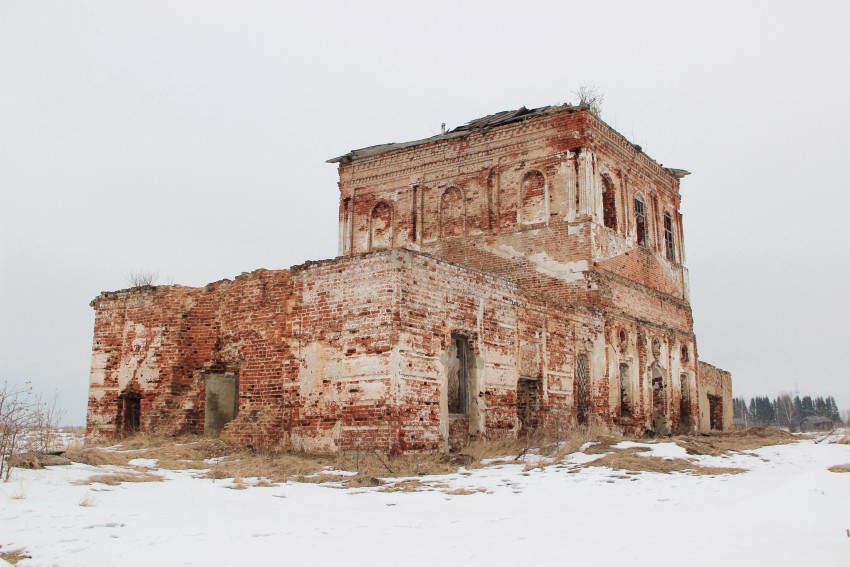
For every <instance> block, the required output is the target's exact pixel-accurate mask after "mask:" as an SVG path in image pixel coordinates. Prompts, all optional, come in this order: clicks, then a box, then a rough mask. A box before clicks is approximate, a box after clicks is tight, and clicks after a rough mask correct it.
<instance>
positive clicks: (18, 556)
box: [0, 545, 32, 565]
mask: <svg viewBox="0 0 850 567" xmlns="http://www.w3.org/2000/svg"><path fill="white" fill-rule="evenodd" d="M2 547H3V546H1V545H0V548H2ZM0 559H3V560H4V561H6V562H7V563H11V564H12V565H17V564H18V562H19V561H23V560H24V559H32V555H30V554H29V553H27V552H26V550H25V549H24V548H23V547H19V548H17V549H10V550H8V551H4V550H3V549H0Z"/></svg>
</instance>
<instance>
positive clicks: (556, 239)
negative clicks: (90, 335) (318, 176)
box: [87, 111, 731, 452]
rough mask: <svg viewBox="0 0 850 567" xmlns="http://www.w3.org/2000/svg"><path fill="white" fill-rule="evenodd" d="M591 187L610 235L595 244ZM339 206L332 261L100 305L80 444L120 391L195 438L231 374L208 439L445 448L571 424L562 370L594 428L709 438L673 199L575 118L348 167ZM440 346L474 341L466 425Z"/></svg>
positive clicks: (648, 168)
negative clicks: (638, 205) (584, 375)
mask: <svg viewBox="0 0 850 567" xmlns="http://www.w3.org/2000/svg"><path fill="white" fill-rule="evenodd" d="M603 178H604V181H603ZM605 183H609V184H610V185H611V186H612V187H613V188H614V200H613V202H614V204H615V208H616V217H617V227H616V228H615V229H614V228H607V227H605V226H604V225H603V208H602V207H603V204H602V188H603V187H604V184H605ZM340 191H341V203H340V213H339V214H340V217H339V218H340V250H341V252H342V253H343V254H345V256H344V257H341V258H337V259H335V260H327V261H321V262H308V263H306V264H304V265H302V266H296V267H294V268H292V269H290V270H281V271H268V270H259V271H256V272H252V273H250V274H243V275H242V276H239V277H237V278H235V280H233V281H230V280H223V281H220V282H216V283H213V284H210V285H208V286H206V287H203V288H186V287H180V286H167V287H155V288H154V287H146V288H136V289H132V290H124V291H119V292H111V293H104V294H102V295H101V296H99V297H98V298H97V299H96V300H95V301H94V302H93V305H94V307H95V309H96V311H97V315H96V321H95V341H94V348H93V358H92V375H91V390H90V398H89V416H88V426H87V428H88V434H89V436H90V437H91V438H103V437H106V438H108V437H112V436H114V435H115V434H116V429H117V425H118V424H117V423H116V419H117V404H118V396H119V395H120V394H121V393H122V392H127V391H131V392H136V393H138V394H139V395H141V416H142V417H141V422H140V428H141V430H142V431H146V432H156V433H163V434H176V433H183V432H187V433H202V432H203V430H204V416H205V399H206V396H205V387H204V383H205V382H204V380H205V376H207V375H209V374H211V373H223V372H228V373H234V374H235V375H237V376H238V414H237V416H236V418H235V419H234V420H233V421H231V422H230V423H229V424H228V425H227V426H226V428H225V430H224V432H223V435H225V436H227V437H229V438H232V439H234V440H237V441H239V442H241V443H243V444H246V445H252V446H255V447H265V446H295V447H298V448H304V449H307V450H313V451H325V450H329V451H332V450H340V449H342V450H349V449H360V448H362V449H380V450H385V451H390V452H394V451H408V450H435V449H436V450H445V449H447V448H448V447H449V446H450V445H456V444H458V443H461V442H463V440H464V439H466V438H468V437H471V436H477V435H484V436H490V437H499V436H515V435H517V434H518V432H519V431H520V429H521V428H522V427H525V428H532V427H537V426H549V425H554V426H558V427H562V426H565V425H573V424H575V422H576V419H577V403H578V385H577V381H576V368H577V364H578V362H577V361H578V358H579V356H583V357H586V358H587V361H588V369H587V371H588V382H589V390H588V398H587V401H588V403H589V416H590V418H589V419H590V421H594V420H595V421H601V422H603V423H607V424H611V425H618V426H621V427H623V428H625V429H628V430H632V431H638V432H642V431H643V430H645V429H654V430H656V431H658V432H660V433H663V432H666V431H668V430H688V429H690V428H692V427H697V426H699V427H703V426H704V421H705V419H706V418H705V415H704V413H705V412H704V411H702V406H703V402H702V397H704V393H705V392H707V391H709V390H711V391H714V390H716V389H717V387H715V386H714V385H713V382H711V383H709V382H700V380H702V373H701V372H700V373H698V372H697V366H696V364H697V349H696V343H695V338H694V336H693V330H692V329H693V322H692V317H691V310H690V305H689V298H688V295H687V286H686V281H687V273H686V270H685V268H684V267H683V266H682V264H681V261H682V256H681V248H680V246H681V242H679V241H678V240H677V242H676V245H677V254H676V257H675V258H674V259H673V260H670V259H668V258H667V257H666V254H665V250H664V243H663V226H662V225H661V224H660V223H661V218H662V215H663V212H664V211H671V212H672V213H673V214H674V218H675V219H676V220H677V222H679V220H680V217H679V216H678V214H677V212H676V211H677V209H678V204H679V195H678V180H677V179H676V178H675V177H673V176H672V175H671V174H670V173H669V172H667V171H666V170H664V169H663V168H661V167H660V166H659V165H658V164H656V163H655V162H653V161H652V160H650V159H649V158H647V157H646V156H645V155H644V154H643V153H642V152H640V151H639V150H638V149H636V148H635V147H634V146H632V145H631V144H629V143H628V142H627V141H625V139H623V138H622V137H621V136H619V135H618V134H616V133H613V131H611V130H610V129H609V128H608V127H607V126H606V125H605V124H604V123H601V122H600V121H599V120H598V119H597V118H595V117H594V116H592V115H591V114H590V113H588V112H586V111H562V112H555V113H552V114H548V115H544V116H542V117H539V118H535V119H534V120H529V121H527V122H522V123H518V124H511V125H507V126H502V127H498V128H494V129H491V130H485V131H476V132H472V133H470V134H468V135H465V136H462V137H454V138H450V139H445V140H438V141H434V142H430V143H427V144H423V145H420V146H416V147H412V148H408V149H403V150H398V151H394V152H390V153H386V154H382V155H378V156H374V157H370V158H365V159H361V160H355V161H353V162H351V163H343V164H342V165H341V166H340ZM636 194H639V195H641V196H642V198H643V199H644V200H645V203H646V214H647V221H646V227H647V241H646V245H645V246H641V245H638V244H637V242H636V236H635V219H634V209H633V206H632V201H633V200H634V197H635V195H636ZM609 205H610V200H609ZM676 229H677V231H676V234H677V238H678V237H679V235H680V229H679V227H678V226H677V227H676ZM388 247H393V248H395V250H393V251H383V252H376V253H371V254H369V253H367V252H368V251H369V250H372V249H376V248H378V249H379V248H388ZM405 247H407V248H411V249H414V250H418V251H420V252H411V251H407V250H403V249H402V248H405ZM452 334H458V335H463V336H465V337H466V338H467V339H468V344H469V380H470V389H469V399H470V403H469V411H468V413H467V414H466V415H465V416H463V417H457V416H455V417H452V416H450V415H449V413H448V406H447V401H446V380H447V378H446V377H447V375H448V364H449V359H448V357H449V351H450V346H451V344H452ZM621 337H624V338H623V339H622V340H621ZM682 347H684V348H685V349H686V350H687V352H688V353H690V354H689V358H688V359H687V360H685V359H684V358H683V357H682V355H681V352H682ZM621 365H627V366H628V368H629V369H630V370H629V372H630V374H629V376H630V380H629V383H628V388H627V389H628V397H629V400H630V405H631V407H630V411H629V412H624V411H623V408H622V407H621V403H620V366H621ZM653 374H656V375H660V376H661V377H662V380H661V382H660V384H662V387H661V388H660V391H655V392H654V391H653V381H652V376H653ZM520 378H523V379H524V381H523V382H522V388H518V380H519V379H520ZM723 384H726V382H723ZM723 387H725V386H723ZM518 392H519V397H518ZM683 392H690V393H691V396H690V398H689V399H690V403H687V402H685V403H683V402H682V399H683ZM723 393H724V395H726V390H723ZM529 408H532V409H533V411H531V410H529ZM729 408H730V411H731V403H730V405H729ZM659 412H660V413H659ZM683 415H684V416H685V418H683V417H682V416H683ZM688 416H691V417H688ZM521 418H522V419H523V420H524V421H522V420H521Z"/></svg>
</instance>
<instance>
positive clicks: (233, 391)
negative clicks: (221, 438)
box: [204, 372, 239, 437]
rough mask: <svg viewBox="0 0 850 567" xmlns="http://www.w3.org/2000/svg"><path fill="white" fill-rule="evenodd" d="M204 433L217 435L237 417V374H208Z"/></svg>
mask: <svg viewBox="0 0 850 567" xmlns="http://www.w3.org/2000/svg"><path fill="white" fill-rule="evenodd" d="M205 386H206V409H205V411H204V435H209V436H212V437H215V436H217V435H218V434H219V433H221V430H222V429H224V426H225V425H227V424H228V423H229V422H230V421H232V420H233V418H234V417H236V411H237V407H238V401H239V382H238V380H237V379H236V374H234V373H233V372H226V373H223V374H207V378H206V384H205Z"/></svg>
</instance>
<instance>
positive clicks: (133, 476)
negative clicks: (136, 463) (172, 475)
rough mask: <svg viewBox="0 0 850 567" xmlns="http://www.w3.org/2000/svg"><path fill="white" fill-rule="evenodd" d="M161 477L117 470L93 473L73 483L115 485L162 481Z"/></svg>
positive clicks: (147, 473) (146, 473)
mask: <svg viewBox="0 0 850 567" xmlns="http://www.w3.org/2000/svg"><path fill="white" fill-rule="evenodd" d="M162 480H163V477H162V476H161V475H158V474H152V473H149V472H140V471H119V472H113V473H107V474H95V475H92V476H90V477H89V478H87V479H85V480H80V481H77V482H75V483H74V484H83V485H87V484H95V483H99V484H107V485H109V486H116V485H118V484H121V483H122V482H162Z"/></svg>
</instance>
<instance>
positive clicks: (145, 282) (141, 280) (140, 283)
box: [127, 271, 159, 287]
mask: <svg viewBox="0 0 850 567" xmlns="http://www.w3.org/2000/svg"><path fill="white" fill-rule="evenodd" d="M158 279H159V274H158V273H157V272H151V271H139V272H130V273H129V274H127V283H129V284H130V287H145V286H151V285H155V284H156V280H158Z"/></svg>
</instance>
